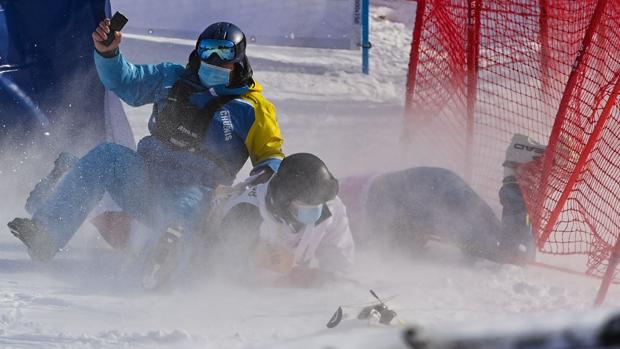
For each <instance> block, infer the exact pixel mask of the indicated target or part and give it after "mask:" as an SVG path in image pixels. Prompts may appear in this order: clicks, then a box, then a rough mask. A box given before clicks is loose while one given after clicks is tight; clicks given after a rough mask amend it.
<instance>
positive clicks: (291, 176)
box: [268, 153, 338, 211]
mask: <svg viewBox="0 0 620 349" xmlns="http://www.w3.org/2000/svg"><path fill="white" fill-rule="evenodd" d="M337 194H338V180H337V179H336V178H334V176H333V175H332V174H331V172H329V170H328V169H327V166H325V163H324V162H323V161H322V160H321V159H319V158H318V157H316V156H314V155H312V154H308V153H297V154H292V155H289V156H287V157H286V158H284V160H282V163H281V164H280V168H279V169H278V172H276V174H275V175H274V176H273V178H272V179H271V181H270V182H269V189H268V196H269V197H270V199H271V201H272V204H273V205H274V207H275V208H276V209H278V210H279V211H282V210H284V209H285V208H286V207H288V206H289V205H290V203H291V202H292V201H293V200H299V201H301V202H302V203H304V204H308V205H319V204H322V203H325V202H327V201H329V200H332V199H333V198H335V197H336V195H337Z"/></svg>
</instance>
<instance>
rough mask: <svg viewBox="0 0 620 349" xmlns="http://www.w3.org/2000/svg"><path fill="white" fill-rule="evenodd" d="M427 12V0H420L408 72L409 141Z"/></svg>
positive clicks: (406, 131)
mask: <svg viewBox="0 0 620 349" xmlns="http://www.w3.org/2000/svg"><path fill="white" fill-rule="evenodd" d="M425 11H426V0H418V4H417V8H416V14H415V23H414V25H413V34H412V36H413V39H412V40H411V52H410V53H409V68H408V69H409V70H408V71H407V87H406V94H405V120H406V123H407V127H405V130H404V132H405V134H404V138H405V139H408V138H409V136H410V131H411V123H412V114H413V92H414V90H415V79H416V74H417V71H418V62H419V60H420V42H421V37H422V27H423V25H424V12H425Z"/></svg>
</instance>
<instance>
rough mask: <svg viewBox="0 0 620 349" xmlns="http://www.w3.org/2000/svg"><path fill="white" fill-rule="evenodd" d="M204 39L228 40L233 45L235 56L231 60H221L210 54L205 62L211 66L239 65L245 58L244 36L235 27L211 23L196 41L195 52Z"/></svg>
mask: <svg viewBox="0 0 620 349" xmlns="http://www.w3.org/2000/svg"><path fill="white" fill-rule="evenodd" d="M205 39H213V40H228V41H231V42H232V43H233V44H234V45H235V55H234V57H233V58H232V59H228V60H225V61H224V60H222V59H221V58H220V57H219V56H218V55H216V54H211V56H209V57H207V59H206V60H205V62H207V63H209V64H213V65H221V64H223V63H239V62H241V61H242V60H243V58H244V57H245V45H246V41H245V34H243V32H242V31H241V29H239V27H237V26H236V25H234V24H232V23H228V22H217V23H213V24H211V25H210V26H208V27H207V29H205V30H204V31H203V32H202V34H200V36H199V37H198V40H196V47H195V48H196V50H198V47H199V45H200V42H201V41H202V40H205Z"/></svg>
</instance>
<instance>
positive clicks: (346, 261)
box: [221, 182, 355, 274]
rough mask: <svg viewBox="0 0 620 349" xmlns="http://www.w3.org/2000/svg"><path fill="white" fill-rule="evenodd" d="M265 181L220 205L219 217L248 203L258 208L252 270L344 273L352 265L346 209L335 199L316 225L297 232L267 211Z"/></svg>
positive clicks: (351, 249)
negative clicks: (260, 218) (303, 267)
mask: <svg viewBox="0 0 620 349" xmlns="http://www.w3.org/2000/svg"><path fill="white" fill-rule="evenodd" d="M268 184H269V182H267V183H262V184H259V185H257V186H255V187H249V188H247V189H246V190H245V191H244V192H242V193H241V194H238V195H233V196H232V197H231V198H229V199H228V200H227V201H226V202H225V203H224V205H223V211H222V212H221V213H222V217H223V216H225V215H226V213H227V212H229V211H230V210H231V209H232V208H233V207H235V206H236V205H239V204H241V203H248V204H251V205H254V206H256V207H258V209H259V211H260V215H261V217H262V219H263V221H262V223H261V225H260V228H259V230H260V231H259V239H258V244H257V246H256V249H255V251H254V256H253V257H252V258H250V262H251V264H253V266H254V267H259V268H266V269H269V270H271V271H275V272H277V273H286V272H288V271H290V270H291V269H292V268H293V267H295V266H305V267H309V268H318V269H320V270H323V271H327V272H332V273H337V274H344V273H347V272H348V271H349V269H350V268H351V267H352V265H353V257H354V253H355V245H354V242H353V236H352V235H351V231H350V229H349V221H348V219H347V212H346V208H345V206H344V205H343V203H342V201H340V199H339V198H338V197H336V198H335V199H333V200H330V201H328V202H327V203H326V205H327V209H328V211H329V213H331V214H330V215H328V217H327V218H322V219H323V220H319V221H318V222H317V224H316V225H306V226H305V227H303V228H302V229H301V231H299V232H295V230H294V229H293V228H292V227H291V226H290V225H288V224H287V223H284V222H282V221H280V220H278V219H276V218H275V217H274V216H273V215H272V214H271V213H270V212H269V211H268V209H267V206H266V202H265V199H266V196H267V187H268Z"/></svg>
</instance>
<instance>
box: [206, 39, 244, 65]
mask: <svg viewBox="0 0 620 349" xmlns="http://www.w3.org/2000/svg"><path fill="white" fill-rule="evenodd" d="M214 54H215V55H217V56H218V57H219V58H220V60H221V61H222V62H230V61H232V60H233V59H235V43H234V42H232V41H230V40H217V39H203V40H200V42H199V43H198V57H200V59H201V60H203V61H205V62H206V61H207V60H208V59H209V58H210V57H211V56H212V55H214Z"/></svg>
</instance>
